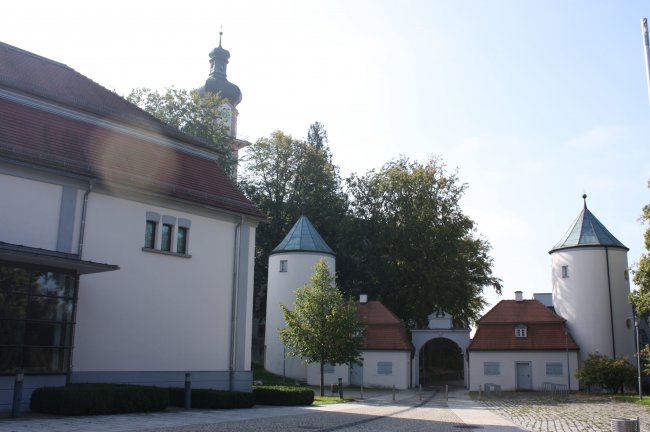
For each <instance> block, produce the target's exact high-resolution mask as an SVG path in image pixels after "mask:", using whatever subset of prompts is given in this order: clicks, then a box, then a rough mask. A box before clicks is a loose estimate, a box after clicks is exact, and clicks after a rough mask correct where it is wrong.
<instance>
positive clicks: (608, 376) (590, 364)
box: [576, 353, 636, 393]
mask: <svg viewBox="0 0 650 432" xmlns="http://www.w3.org/2000/svg"><path fill="white" fill-rule="evenodd" d="M635 377H636V368H635V367H634V366H632V365H631V364H630V363H628V362H627V360H625V359H624V358H616V359H612V358H609V357H607V356H606V355H602V354H598V353H590V354H589V356H588V357H587V359H586V360H585V361H584V362H583V364H582V367H581V368H580V369H578V370H577V371H576V378H578V379H579V380H580V381H581V382H582V384H584V385H586V386H587V387H590V386H592V385H601V386H603V387H605V388H607V389H608V390H609V391H610V392H611V393H618V392H619V391H621V392H622V391H623V387H625V386H634V379H635Z"/></svg>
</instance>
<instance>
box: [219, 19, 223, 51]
mask: <svg viewBox="0 0 650 432" xmlns="http://www.w3.org/2000/svg"><path fill="white" fill-rule="evenodd" d="M221 36H223V24H221V28H220V29H219V46H221Z"/></svg>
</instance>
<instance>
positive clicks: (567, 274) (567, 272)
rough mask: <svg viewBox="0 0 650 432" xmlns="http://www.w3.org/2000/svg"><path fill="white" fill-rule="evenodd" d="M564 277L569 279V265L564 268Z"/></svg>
mask: <svg viewBox="0 0 650 432" xmlns="http://www.w3.org/2000/svg"><path fill="white" fill-rule="evenodd" d="M562 277H563V278H568V277H569V266H568V265H565V266H562Z"/></svg>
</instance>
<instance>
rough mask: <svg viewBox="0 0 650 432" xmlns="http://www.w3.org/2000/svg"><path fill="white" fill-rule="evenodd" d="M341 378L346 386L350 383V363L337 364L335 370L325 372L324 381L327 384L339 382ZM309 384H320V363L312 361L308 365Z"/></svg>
mask: <svg viewBox="0 0 650 432" xmlns="http://www.w3.org/2000/svg"><path fill="white" fill-rule="evenodd" d="M339 378H341V382H342V383H343V385H344V386H346V385H348V384H349V383H350V379H349V378H350V368H349V366H348V365H345V364H343V365H335V366H334V372H332V373H325V374H323V381H324V384H325V385H326V386H329V385H332V384H338V383H339ZM307 384H309V385H312V386H319V385H320V363H310V364H309V365H308V366H307Z"/></svg>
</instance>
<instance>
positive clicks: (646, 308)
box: [630, 182, 650, 317]
mask: <svg viewBox="0 0 650 432" xmlns="http://www.w3.org/2000/svg"><path fill="white" fill-rule="evenodd" d="M648 187H650V182H648ZM641 220H642V221H643V222H650V204H648V205H646V206H645V207H643V214H642V215H641ZM643 243H644V245H645V249H646V253H644V254H643V255H641V259H639V262H638V263H637V264H636V265H635V266H634V269H633V274H634V278H633V279H634V283H635V284H636V285H637V286H638V287H639V289H638V290H637V291H634V292H633V293H632V294H630V301H631V302H632V304H633V305H634V308H635V309H636V312H637V314H639V316H642V317H645V316H647V315H648V314H649V313H650V227H648V229H647V230H646V232H645V234H644V235H643Z"/></svg>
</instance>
